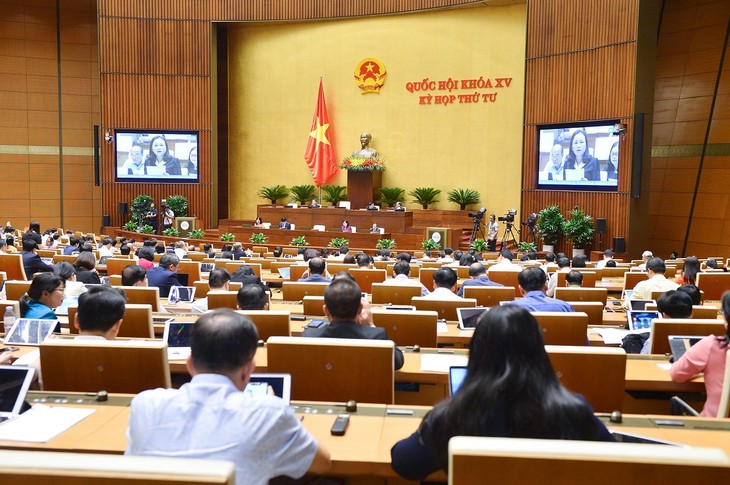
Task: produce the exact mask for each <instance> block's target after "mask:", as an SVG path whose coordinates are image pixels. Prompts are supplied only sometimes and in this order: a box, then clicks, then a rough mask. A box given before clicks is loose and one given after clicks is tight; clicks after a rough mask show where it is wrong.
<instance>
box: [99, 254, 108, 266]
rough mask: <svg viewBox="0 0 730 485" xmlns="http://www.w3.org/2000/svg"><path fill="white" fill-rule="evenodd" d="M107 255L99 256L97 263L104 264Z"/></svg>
mask: <svg viewBox="0 0 730 485" xmlns="http://www.w3.org/2000/svg"><path fill="white" fill-rule="evenodd" d="M108 257H109V256H102V257H101V258H99V263H98V264H106V258H108Z"/></svg>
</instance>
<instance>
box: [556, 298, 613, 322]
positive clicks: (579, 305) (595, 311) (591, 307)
mask: <svg viewBox="0 0 730 485" xmlns="http://www.w3.org/2000/svg"><path fill="white" fill-rule="evenodd" d="M566 303H567V304H568V305H570V306H572V307H573V310H575V311H576V312H583V313H585V314H586V315H588V325H603V309H604V308H606V305H604V304H603V303H601V302H600V301H568V302H566Z"/></svg>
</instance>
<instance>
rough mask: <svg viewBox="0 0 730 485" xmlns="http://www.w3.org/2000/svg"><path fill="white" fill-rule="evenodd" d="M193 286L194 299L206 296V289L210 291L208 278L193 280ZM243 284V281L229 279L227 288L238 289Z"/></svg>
mask: <svg viewBox="0 0 730 485" xmlns="http://www.w3.org/2000/svg"><path fill="white" fill-rule="evenodd" d="M193 286H194V287H195V299H196V300H197V299H198V298H205V297H206V296H208V291H210V286H208V280H200V281H194V282H193ZM242 286H243V283H239V282H237V281H231V282H229V283H228V289H229V290H230V291H238V290H240V289H241V287H242Z"/></svg>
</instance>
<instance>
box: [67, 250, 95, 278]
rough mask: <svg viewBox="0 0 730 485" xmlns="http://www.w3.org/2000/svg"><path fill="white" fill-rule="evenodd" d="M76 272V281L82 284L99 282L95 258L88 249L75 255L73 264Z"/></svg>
mask: <svg viewBox="0 0 730 485" xmlns="http://www.w3.org/2000/svg"><path fill="white" fill-rule="evenodd" d="M73 267H74V272H75V273H76V281H79V282H81V283H84V284H91V285H98V284H101V280H100V279H99V273H98V272H97V271H96V258H95V257H94V253H92V252H90V251H82V252H80V253H79V255H78V256H76V261H74V264H73Z"/></svg>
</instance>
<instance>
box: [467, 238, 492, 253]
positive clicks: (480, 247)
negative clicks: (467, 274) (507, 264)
mask: <svg viewBox="0 0 730 485" xmlns="http://www.w3.org/2000/svg"><path fill="white" fill-rule="evenodd" d="M470 247H471V248H472V249H473V250H474V251H478V252H480V253H483V252H485V251H489V243H488V242H487V241H485V240H484V239H474V242H472V243H471V246H470Z"/></svg>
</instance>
